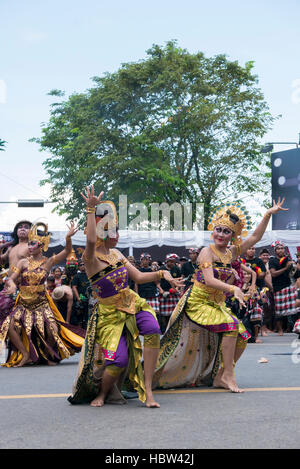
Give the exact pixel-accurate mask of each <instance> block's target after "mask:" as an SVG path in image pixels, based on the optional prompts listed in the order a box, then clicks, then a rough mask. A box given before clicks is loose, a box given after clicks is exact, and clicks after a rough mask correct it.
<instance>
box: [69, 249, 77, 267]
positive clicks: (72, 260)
mask: <svg viewBox="0 0 300 469" xmlns="http://www.w3.org/2000/svg"><path fill="white" fill-rule="evenodd" d="M66 264H67V265H69V264H78V260H77V256H76V253H75V251H74V249H72V251H71V253H70V254H69V255H68V256H67V258H66Z"/></svg>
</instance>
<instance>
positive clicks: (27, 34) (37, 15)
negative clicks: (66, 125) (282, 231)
mask: <svg viewBox="0 0 300 469" xmlns="http://www.w3.org/2000/svg"><path fill="white" fill-rule="evenodd" d="M299 18H300V1H299V0H287V1H286V2H282V1H279V0H275V1H274V0H273V1H271V0H264V1H262V0H260V1H257V0H254V1H251V2H250V1H244V2H241V1H236V0H227V1H226V2H224V1H221V0H215V1H214V2H207V1H202V0H197V1H194V0H186V1H182V0H181V1H178V0H160V1H158V0H152V1H151V2H146V1H142V0H139V1H136V0H128V1H127V2H124V1H121V0H115V1H114V2H107V1H102V0H98V1H97V0H85V1H84V2H83V1H78V0H73V1H70V0H60V1H58V0H51V1H50V0H43V1H39V0H26V1H24V0H0V44H1V69H0V138H2V139H4V140H6V141H7V142H8V144H7V148H6V151H5V152H1V153H0V158H1V160H0V162H1V165H0V201H14V200H17V199H22V198H26V199H32V198H41V197H43V198H47V197H48V195H49V192H48V189H47V188H44V187H43V188H41V187H40V186H39V181H40V180H41V179H42V178H43V177H44V176H45V172H44V169H43V166H42V162H43V160H44V159H45V158H46V156H47V155H46V154H45V153H41V152H39V147H38V145H36V144H34V143H29V142H28V140H29V139H30V138H32V137H38V136H39V135H40V129H41V123H42V122H47V121H48V119H49V110H50V104H51V102H53V98H52V97H50V96H47V93H48V92H49V91H50V90H51V89H54V88H58V89H62V90H64V91H65V92H66V94H67V96H68V95H70V94H72V93H73V92H82V91H84V90H86V89H88V88H90V87H91V86H93V84H92V81H91V78H92V77H93V76H101V75H102V74H103V73H105V72H113V71H116V70H117V69H118V68H119V67H120V65H121V63H124V62H132V61H137V60H140V59H143V58H144V57H145V56H146V50H147V49H149V48H150V47H151V46H152V44H160V45H164V44H165V43H166V42H167V41H168V40H171V39H176V40H177V41H178V44H179V46H180V47H183V48H186V49H188V50H189V51H190V52H192V53H193V52H197V51H202V52H204V54H205V55H207V56H213V55H216V54H220V53H225V54H227V56H228V58H229V59H231V60H238V62H239V63H240V64H241V65H244V64H245V62H247V61H248V60H253V61H254V62H255V68H254V71H255V73H256V74H257V75H258V78H259V86H260V88H261V89H262V91H263V93H264V96H265V99H266V101H267V103H268V104H269V106H270V110H271V112H272V114H273V115H279V114H281V115H282V117H281V119H279V120H278V121H277V122H276V123H275V125H274V128H273V130H272V131H271V132H269V134H268V135H266V136H265V138H264V141H266V142H267V141H276V142H283V141H287V142H296V141H298V138H299V132H300V119H299V113H300V60H299V55H300V54H299V48H300V27H299ZM285 148H286V147H282V146H275V150H276V151H278V150H281V149H285ZM290 148H294V146H293V145H291V146H290ZM51 208H53V207H51V206H50V205H47V206H46V208H45V209H18V208H17V206H16V205H14V204H10V205H8V204H0V231H2V230H9V229H11V228H12V227H13V226H14V224H15V223H16V221H18V220H19V219H21V218H24V217H26V218H30V219H35V218H37V217H41V216H45V217H46V218H47V219H48V221H49V225H50V229H52V230H58V229H64V227H65V222H64V220H63V219H61V218H59V217H58V216H56V215H51V213H50V209H51Z"/></svg>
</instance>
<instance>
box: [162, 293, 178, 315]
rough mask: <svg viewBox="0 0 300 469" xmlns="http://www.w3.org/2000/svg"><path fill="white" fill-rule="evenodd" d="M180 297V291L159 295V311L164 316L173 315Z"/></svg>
mask: <svg viewBox="0 0 300 469" xmlns="http://www.w3.org/2000/svg"><path fill="white" fill-rule="evenodd" d="M179 299H180V295H179V293H172V294H171V293H170V294H169V295H168V296H166V297H164V296H163V295H162V294H161V295H159V303H160V305H159V313H160V314H161V315H162V316H171V314H172V313H173V310H174V308H175V306H176V305H177V303H178V301H179Z"/></svg>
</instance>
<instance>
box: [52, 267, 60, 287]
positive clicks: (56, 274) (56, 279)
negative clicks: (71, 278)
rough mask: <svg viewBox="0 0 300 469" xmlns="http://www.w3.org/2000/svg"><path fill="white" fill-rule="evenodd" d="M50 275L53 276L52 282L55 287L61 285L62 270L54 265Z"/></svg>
mask: <svg viewBox="0 0 300 469" xmlns="http://www.w3.org/2000/svg"><path fill="white" fill-rule="evenodd" d="M52 275H53V277H54V282H55V285H56V286H57V287H59V286H61V285H62V270H61V268H60V267H54V269H52Z"/></svg>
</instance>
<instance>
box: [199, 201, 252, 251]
mask: <svg viewBox="0 0 300 469" xmlns="http://www.w3.org/2000/svg"><path fill="white" fill-rule="evenodd" d="M220 225H222V226H227V228H229V229H230V230H231V231H232V232H233V233H234V235H233V237H232V243H233V244H234V245H237V246H238V245H240V244H241V242H242V237H245V236H247V234H248V230H249V229H251V219H250V216H249V213H248V212H247V210H246V209H245V208H244V207H242V206H241V205H240V204H235V205H233V204H231V203H230V202H227V203H226V204H222V205H220V206H218V207H216V208H215V209H214V210H213V212H212V213H211V215H210V217H209V220H208V226H207V229H208V230H209V231H212V230H213V229H214V228H215V227H216V226H220Z"/></svg>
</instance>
